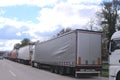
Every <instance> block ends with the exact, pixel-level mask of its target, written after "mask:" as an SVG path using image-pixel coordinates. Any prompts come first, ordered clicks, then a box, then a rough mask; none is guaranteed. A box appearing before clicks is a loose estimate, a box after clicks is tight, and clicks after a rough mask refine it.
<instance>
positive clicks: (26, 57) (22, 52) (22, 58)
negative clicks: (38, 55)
mask: <svg viewBox="0 0 120 80" xmlns="http://www.w3.org/2000/svg"><path fill="white" fill-rule="evenodd" d="M32 47H33V45H26V46H23V47H21V48H19V49H18V57H17V59H18V62H21V63H24V64H30V62H31V58H32V54H33V53H32V52H33V51H32Z"/></svg>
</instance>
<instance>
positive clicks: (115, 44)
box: [111, 40, 120, 51]
mask: <svg viewBox="0 0 120 80" xmlns="http://www.w3.org/2000/svg"><path fill="white" fill-rule="evenodd" d="M116 49H120V40H112V42H111V51H114V50H116Z"/></svg>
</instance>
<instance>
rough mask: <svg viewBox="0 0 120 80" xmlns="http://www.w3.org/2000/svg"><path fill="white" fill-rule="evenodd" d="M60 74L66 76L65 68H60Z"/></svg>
mask: <svg viewBox="0 0 120 80" xmlns="http://www.w3.org/2000/svg"><path fill="white" fill-rule="evenodd" d="M59 73H60V74H61V75H64V74H65V69H64V67H60V69H59Z"/></svg>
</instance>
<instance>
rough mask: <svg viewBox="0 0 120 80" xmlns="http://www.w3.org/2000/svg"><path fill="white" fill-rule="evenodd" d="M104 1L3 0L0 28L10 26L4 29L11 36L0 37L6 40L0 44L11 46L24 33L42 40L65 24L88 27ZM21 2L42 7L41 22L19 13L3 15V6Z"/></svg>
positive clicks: (20, 3) (23, 35) (12, 5)
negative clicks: (23, 19)
mask: <svg viewBox="0 0 120 80" xmlns="http://www.w3.org/2000/svg"><path fill="white" fill-rule="evenodd" d="M100 2H101V0H96V1H94V0H12V1H10V0H1V1H0V8H1V11H0V30H3V29H7V30H6V32H2V31H1V32H2V33H3V34H5V36H7V37H6V38H5V36H4V39H5V40H3V39H2V40H0V42H2V43H4V44H5V46H3V47H0V50H5V49H7V50H11V49H12V47H11V46H13V45H14V44H15V43H17V42H19V41H20V40H22V39H23V38H24V37H28V38H31V40H34V41H35V40H40V41H42V40H45V39H48V38H49V37H51V36H50V35H54V34H55V33H57V32H55V31H59V30H60V29H62V28H66V27H71V28H73V29H76V28H80V29H86V28H87V27H86V24H87V23H88V21H89V20H90V18H92V17H94V16H95V13H96V11H98V10H99V8H100V6H99V3H100ZM18 5H19V6H22V5H24V6H25V5H29V6H36V7H39V8H40V10H39V16H37V17H35V18H36V19H37V20H38V22H37V23H35V22H34V21H31V20H30V21H29V20H28V21H19V19H18V18H17V16H16V17H14V18H12V19H11V18H7V17H3V16H1V15H4V14H5V13H6V11H4V10H2V7H9V6H11V7H17V6H18ZM6 26H7V27H6ZM3 31H5V30H3ZM50 33H51V34H50ZM8 35H9V36H8ZM1 38H2V37H1ZM8 39H9V40H8ZM17 39H18V40H17ZM2 43H0V45H2Z"/></svg>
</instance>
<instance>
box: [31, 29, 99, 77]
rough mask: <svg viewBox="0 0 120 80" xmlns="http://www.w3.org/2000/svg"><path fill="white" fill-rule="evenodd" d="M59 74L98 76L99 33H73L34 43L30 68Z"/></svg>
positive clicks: (75, 31)
mask: <svg viewBox="0 0 120 80" xmlns="http://www.w3.org/2000/svg"><path fill="white" fill-rule="evenodd" d="M35 64H37V67H39V68H49V69H50V70H51V72H55V73H59V74H73V75H75V76H76V75H78V74H81V75H82V74H84V75H88V74H89V75H91V76H93V75H98V74H100V70H101V33H100V32H96V31H87V30H79V29H77V30H74V31H70V32H68V33H65V34H63V35H60V36H58V37H56V38H54V39H51V40H48V41H44V42H37V43H36V44H35V53H34V59H33V61H32V66H35Z"/></svg>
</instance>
